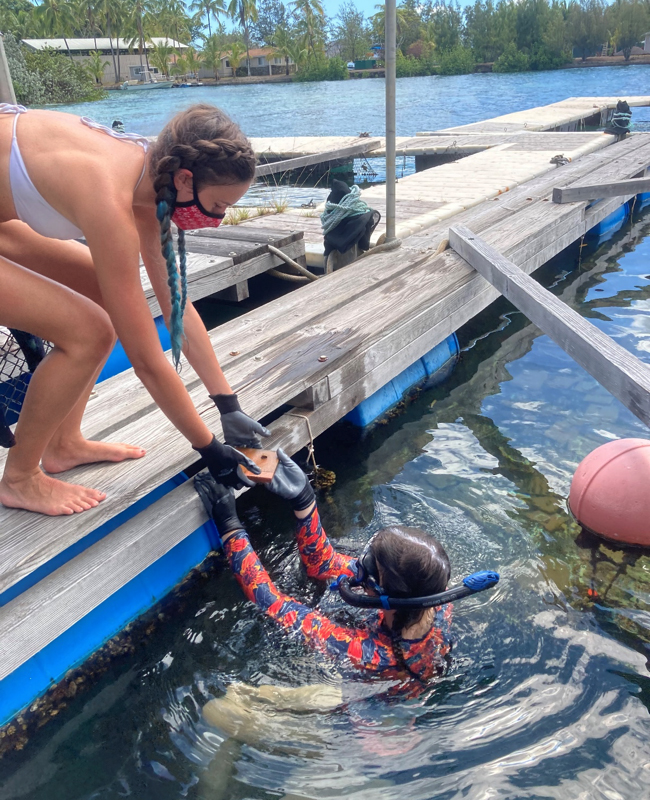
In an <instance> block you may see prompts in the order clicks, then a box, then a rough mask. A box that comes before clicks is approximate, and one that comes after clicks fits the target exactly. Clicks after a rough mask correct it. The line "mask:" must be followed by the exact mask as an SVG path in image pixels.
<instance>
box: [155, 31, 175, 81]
mask: <svg viewBox="0 0 650 800" xmlns="http://www.w3.org/2000/svg"><path fill="white" fill-rule="evenodd" d="M149 41H150V42H151V45H152V47H151V58H150V61H151V63H152V64H153V65H154V67H157V68H158V69H159V70H160V71H161V72H162V73H163V74H164V75H165V76H166V77H169V61H170V59H171V58H172V56H174V55H176V50H174V48H173V47H171V46H170V45H169V44H162V42H161V43H160V44H154V43H153V42H152V41H151V39H149Z"/></svg>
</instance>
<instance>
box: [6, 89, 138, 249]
mask: <svg viewBox="0 0 650 800" xmlns="http://www.w3.org/2000/svg"><path fill="white" fill-rule="evenodd" d="M26 111H27V109H26V108H25V107H24V106H18V105H11V104H9V103H0V114H15V116H16V118H15V119H14V130H13V137H12V140H11V154H10V156H9V184H10V187H11V194H12V195H13V201H14V206H15V208H16V213H17V214H18V218H19V219H20V220H22V222H26V223H27V225H29V227H30V228H31V229H32V230H34V231H36V233H40V234H41V236H47V237H48V238H49V239H80V238H82V237H83V235H84V234H83V231H82V230H81V229H80V228H78V227H77V226H76V225H73V224H72V222H70V220H69V219H67V218H66V217H64V216H63V214H61V213H59V212H58V211H57V210H56V209H55V208H52V206H51V205H50V204H49V203H48V202H47V200H45V199H44V198H43V197H42V195H41V194H40V192H39V191H38V189H37V188H36V187H35V186H34V184H33V183H32V179H31V178H30V177H29V174H28V172H27V169H26V168H25V162H24V161H23V157H22V154H21V152H20V147H19V146H18V140H17V139H16V124H17V122H18V116H19V115H20V114H24V113H25V112H26ZM81 121H82V123H83V124H84V125H87V126H88V127H89V128H93V129H94V130H98V131H102V132H103V133H107V134H108V135H109V136H112V137H113V138H114V139H124V140H125V141H128V142H133V143H134V144H137V145H139V146H140V147H142V149H143V150H144V152H145V153H146V152H147V148H148V147H149V142H148V140H147V139H145V137H144V136H138V134H136V133H120V132H119V131H114V130H113V129H112V128H109V127H107V126H106V125H100V123H99V122H94V121H93V120H91V119H89V118H88V117H81ZM146 163H147V161H146V158H145V160H144V163H143V165H142V173H141V174H140V178H139V179H138V182H137V183H136V185H135V188H136V189H137V188H138V186H139V185H140V181H141V180H142V178H143V177H144V172H145V168H146Z"/></svg>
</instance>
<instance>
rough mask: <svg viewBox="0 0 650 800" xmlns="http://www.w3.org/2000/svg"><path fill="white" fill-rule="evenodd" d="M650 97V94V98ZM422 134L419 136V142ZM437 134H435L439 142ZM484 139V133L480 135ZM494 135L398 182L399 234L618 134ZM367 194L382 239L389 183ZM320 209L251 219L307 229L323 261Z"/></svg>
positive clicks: (312, 249)
mask: <svg viewBox="0 0 650 800" xmlns="http://www.w3.org/2000/svg"><path fill="white" fill-rule="evenodd" d="M648 101H649V102H650V98H648ZM418 138H419V137H415V140H416V141H417V140H418ZM438 138H442V139H444V137H433V139H434V141H435V140H436V139H438ZM480 138H482V139H483V140H484V137H480ZM496 138H498V137H496V136H495V135H491V141H492V144H491V146H490V147H483V148H482V149H479V150H477V151H476V152H474V153H473V154H471V155H468V156H466V157H465V158H461V159H459V160H455V161H453V162H451V163H446V164H441V165H440V166H437V167H436V168H435V169H426V170H424V171H423V172H418V173H415V174H413V175H408V176H407V177H405V178H401V179H400V180H399V181H398V182H397V186H396V192H395V193H396V203H395V206H396V223H397V224H396V235H397V236H398V237H399V238H402V239H403V238H405V237H407V236H410V235H411V234H413V233H416V232H418V231H423V230H426V229H427V228H429V227H431V226H432V225H436V224H437V223H439V222H441V221H442V220H445V219H449V218H451V217H454V216H455V215H456V214H459V213H460V212H462V211H464V210H466V209H468V208H473V207H474V206H476V205H478V204H479V203H482V202H485V201H486V200H491V199H493V198H495V197H499V196H500V195H503V194H505V193H507V192H510V191H512V190H513V189H514V188H515V187H516V186H520V185H522V184H524V183H526V182H527V181H531V180H533V179H534V178H536V177H538V176H539V175H543V174H544V173H546V172H553V173H555V172H557V174H558V176H560V175H561V174H562V170H563V169H565V168H566V167H561V168H558V167H557V166H556V165H555V164H554V163H553V162H552V161H551V159H553V158H554V157H555V156H558V155H561V156H563V157H564V158H566V159H567V160H568V161H574V160H576V159H578V158H580V157H581V156H584V155H586V154H587V153H591V152H595V151H596V150H600V149H602V148H604V147H607V146H609V145H611V144H613V143H614V142H615V140H616V137H615V136H609V135H607V134H604V133H598V132H594V133H527V132H523V133H518V134H516V135H513V136H511V137H508V138H509V141H507V142H505V143H503V140H502V142H501V144H495V140H496ZM361 196H362V198H363V199H364V200H365V201H366V202H367V203H368V205H369V206H371V207H372V208H375V209H377V211H379V212H380V213H381V215H382V220H381V222H380V223H379V225H378V226H377V228H376V230H375V232H374V234H373V238H372V243H373V244H377V243H381V242H382V241H383V236H384V233H385V220H384V218H385V211H386V203H385V188H384V186H383V185H379V186H372V187H370V188H368V189H364V190H363V191H362V193H361ZM321 210H322V207H319V208H317V209H307V210H305V209H295V208H294V209H287V210H286V211H285V212H284V213H282V214H278V215H269V216H267V217H262V218H259V219H258V218H255V219H254V220H252V221H250V222H244V223H242V225H243V226H245V225H248V224H251V225H253V224H254V225H255V227H259V228H261V229H263V230H268V231H272V230H274V229H275V228H276V227H278V226H281V227H282V228H284V229H287V228H301V229H303V230H304V234H305V242H306V249H307V252H308V254H311V261H310V263H315V264H318V256H317V254H318V252H320V253H321V254H322V251H323V233H322V229H321V226H320V211H321Z"/></svg>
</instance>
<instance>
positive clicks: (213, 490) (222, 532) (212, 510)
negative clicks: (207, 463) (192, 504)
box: [194, 472, 244, 542]
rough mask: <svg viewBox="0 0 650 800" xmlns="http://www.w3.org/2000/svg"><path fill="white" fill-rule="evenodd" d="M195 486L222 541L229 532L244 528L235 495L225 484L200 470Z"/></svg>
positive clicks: (195, 479) (195, 478)
mask: <svg viewBox="0 0 650 800" xmlns="http://www.w3.org/2000/svg"><path fill="white" fill-rule="evenodd" d="M194 488H195V489H196V491H197V492H198V494H199V497H200V498H201V500H202V502H203V505H204V506H205V510H206V511H207V512H208V516H209V517H210V518H211V519H213V520H214V522H215V525H216V526H217V530H218V531H219V536H220V537H221V541H222V542H223V541H225V540H226V539H227V538H228V534H229V533H233V532H234V531H241V530H244V526H243V525H242V524H241V521H240V519H239V517H238V516H237V507H236V505H235V495H234V494H233V493H232V492H231V491H230V489H227V488H226V487H225V486H224V485H223V484H221V483H217V482H216V481H215V479H214V478H213V477H212V476H211V475H207V474H206V473H205V472H199V474H198V475H196V476H195V477H194Z"/></svg>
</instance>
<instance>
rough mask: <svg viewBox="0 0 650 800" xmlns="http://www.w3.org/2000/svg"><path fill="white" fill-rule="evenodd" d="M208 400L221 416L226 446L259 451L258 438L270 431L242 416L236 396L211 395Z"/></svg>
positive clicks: (259, 440) (246, 415) (260, 441)
mask: <svg viewBox="0 0 650 800" xmlns="http://www.w3.org/2000/svg"><path fill="white" fill-rule="evenodd" d="M210 398H211V399H212V400H214V404H215V406H216V407H217V408H218V409H219V413H220V414H221V427H222V428H223V438H224V440H225V442H226V444H229V445H232V447H255V448H257V449H258V450H259V448H261V446H262V440H261V439H260V436H270V435H271V431H269V430H267V429H266V428H265V427H264V426H263V425H260V423H259V422H255V420H254V419H252V418H251V417H249V416H248V414H244V412H243V411H242V410H241V407H240V405H239V400H238V399H237V395H236V394H211V395H210Z"/></svg>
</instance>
